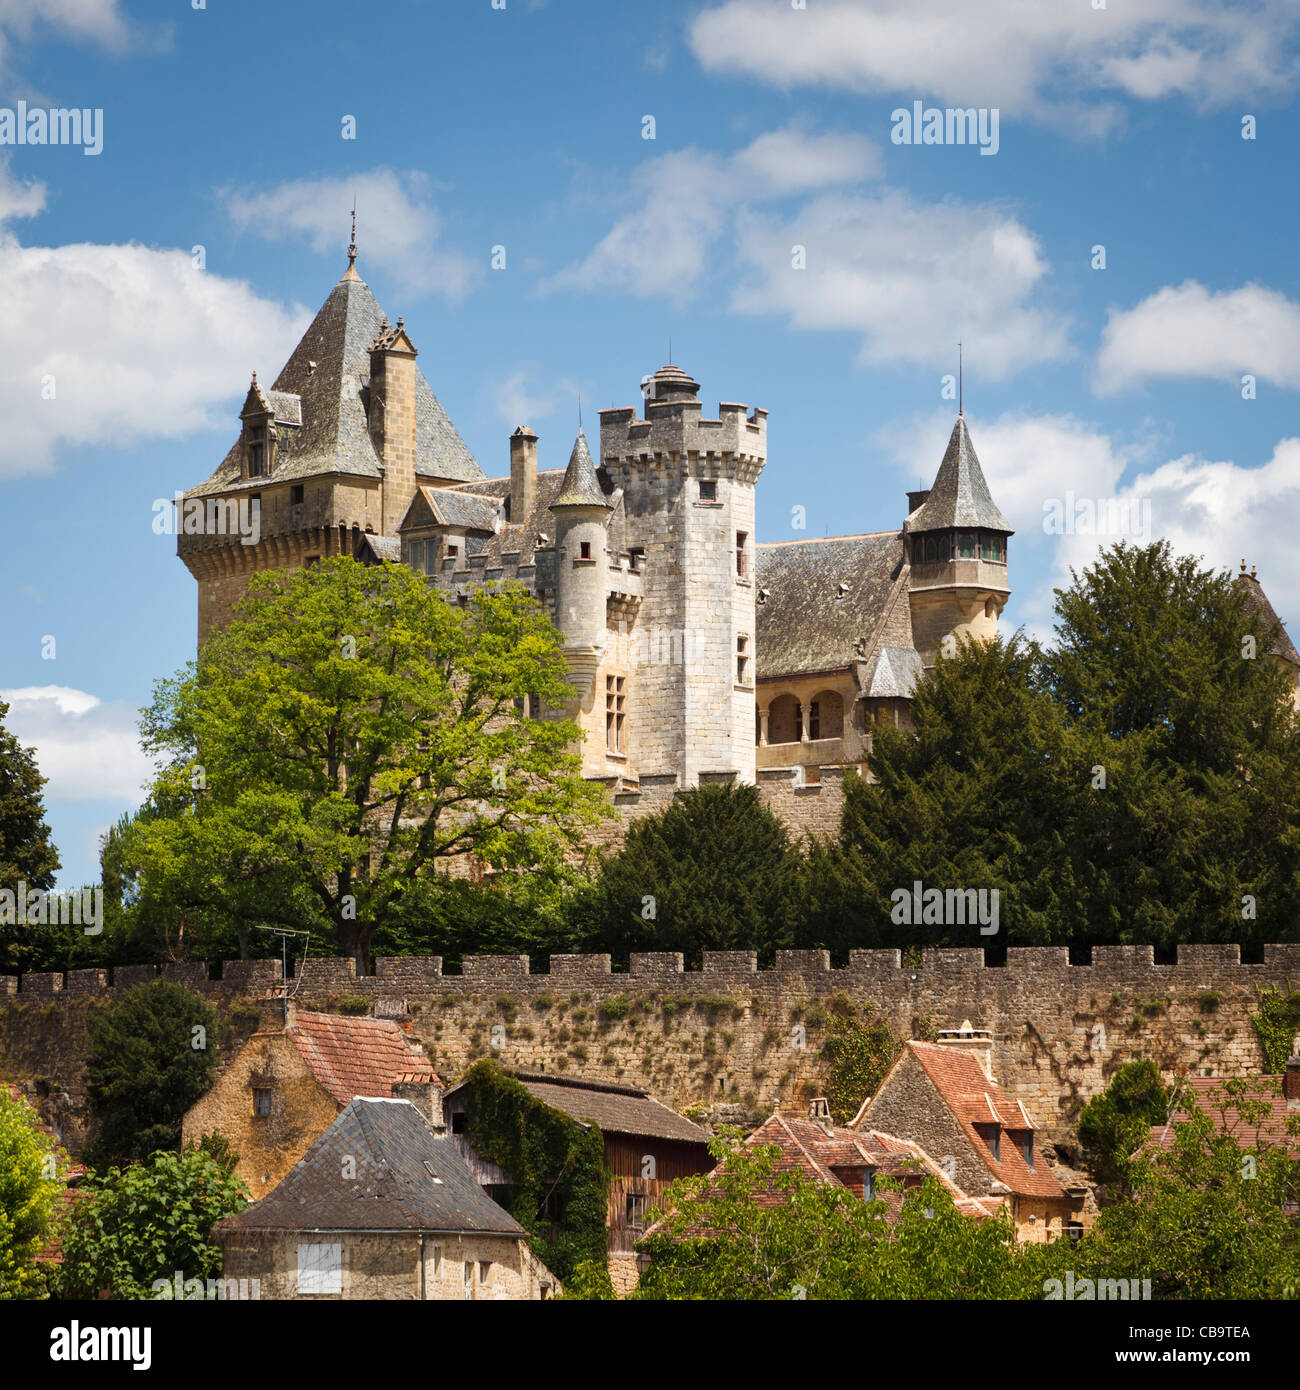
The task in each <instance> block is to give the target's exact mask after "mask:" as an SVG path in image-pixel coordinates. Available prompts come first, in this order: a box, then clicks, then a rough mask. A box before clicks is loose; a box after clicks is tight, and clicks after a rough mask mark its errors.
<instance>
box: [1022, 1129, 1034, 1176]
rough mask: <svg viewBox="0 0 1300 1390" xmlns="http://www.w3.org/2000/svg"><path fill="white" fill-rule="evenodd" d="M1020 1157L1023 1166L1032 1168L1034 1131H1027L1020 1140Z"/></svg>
mask: <svg viewBox="0 0 1300 1390" xmlns="http://www.w3.org/2000/svg"><path fill="white" fill-rule="evenodd" d="M1020 1156H1021V1157H1022V1158H1023V1159H1024V1160H1025V1166H1026V1167H1028V1168H1032V1167H1033V1166H1034V1131H1033V1130H1032V1129H1031V1130H1028V1131H1027V1132H1026V1133H1025V1134H1024V1135H1023V1136H1022V1137H1021V1140H1020Z"/></svg>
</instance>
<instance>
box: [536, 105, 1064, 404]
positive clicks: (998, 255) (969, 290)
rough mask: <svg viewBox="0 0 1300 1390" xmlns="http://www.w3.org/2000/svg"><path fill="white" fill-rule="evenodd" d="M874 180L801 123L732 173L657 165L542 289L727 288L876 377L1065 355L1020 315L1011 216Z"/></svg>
mask: <svg viewBox="0 0 1300 1390" xmlns="http://www.w3.org/2000/svg"><path fill="white" fill-rule="evenodd" d="M878 168H879V150H878V147H877V146H876V145H874V144H873V143H872V142H871V141H869V140H866V139H863V138H862V137H861V136H857V135H848V134H842V133H825V134H816V133H814V132H812V131H810V130H809V129H808V128H807V127H806V125H805V124H803V123H801V122H795V123H792V124H790V125H788V126H786V127H784V128H783V129H780V130H775V131H770V132H768V133H766V134H764V135H760V136H759V137H758V138H757V139H756V140H754V141H753V142H752V143H751V144H750V145H748V146H747V147H746V148H744V149H742V150H740V151H739V152H738V153H736V154H735V155H732V156H731V157H729V158H727V157H723V156H721V155H716V154H712V153H708V152H704V151H700V150H696V149H686V150H679V151H675V152H673V153H670V154H665V155H660V156H657V157H656V158H653V159H651V160H648V161H647V162H646V163H645V164H644V165H642V166H641V167H640V168H639V169H638V170H637V171H636V173H635V174H634V175H633V177H632V179H631V181H630V184H629V187H628V196H625V197H620V198H619V199H618V202H617V206H618V207H619V209H620V212H619V214H618V215H617V217H616V220H615V221H614V224H613V226H612V227H611V228H610V229H609V231H608V232H607V233H606V234H605V236H604V237H602V238H601V240H600V241H598V242H597V243H596V245H595V246H594V247H593V248H592V249H591V251H590V252H588V253H587V255H586V256H584V257H583V258H582V259H580V260H579V261H577V262H575V263H574V264H572V265H570V266H568V267H567V268H565V269H564V270H562V271H560V272H559V274H557V275H554V276H552V277H551V278H550V279H549V280H547V281H544V282H543V285H542V288H543V289H544V290H554V289H579V290H584V291H588V292H605V293H616V294H617V293H622V294H633V295H639V296H642V297H645V298H665V297H666V298H668V299H671V300H673V301H675V302H677V303H681V302H684V301H686V300H688V299H691V298H693V297H696V296H698V295H700V294H702V293H704V292H705V291H706V290H707V289H708V287H709V285H710V284H711V283H712V284H715V285H719V286H724V287H729V288H730V296H731V298H730V303H731V307H732V309H733V310H735V311H737V312H740V313H749V314H769V313H776V314H783V315H785V316H786V317H787V318H788V319H789V321H790V322H791V324H792V325H793V326H794V327H796V328H803V329H810V330H832V331H847V332H851V333H856V334H858V335H860V337H861V340H862V345H861V350H860V354H859V355H860V360H861V361H862V362H864V363H871V364H875V365H880V364H886V363H904V364H909V365H916V366H923V367H927V368H934V369H936V370H939V371H948V370H951V368H952V366H953V358H954V356H955V355H956V340H957V339H958V338H963V339H964V340H965V341H966V342H967V343H968V345H969V348H970V356H969V358H968V361H969V362H970V365H971V368H972V371H973V372H975V373H976V374H978V375H981V376H983V377H985V378H989V379H995V378H1000V377H1004V376H1006V375H1007V374H1008V373H1009V372H1012V371H1015V370H1017V369H1018V368H1020V367H1023V366H1027V365H1030V364H1033V363H1037V362H1045V361H1052V360H1056V359H1060V358H1064V357H1068V356H1070V355H1071V349H1070V345H1069V342H1068V337H1069V324H1068V322H1067V321H1066V320H1064V319H1062V318H1059V317H1058V316H1056V315H1054V314H1052V313H1050V312H1048V311H1046V310H1043V309H1038V308H1035V307H1033V305H1032V304H1031V302H1030V300H1031V296H1032V295H1033V293H1034V292H1035V291H1036V290H1037V288H1038V287H1039V286H1040V284H1041V283H1042V282H1043V280H1044V279H1045V277H1046V275H1047V264H1046V261H1045V260H1044V257H1043V253H1042V249H1041V247H1040V245H1039V243H1038V240H1037V239H1036V238H1035V237H1034V236H1033V234H1032V233H1031V232H1029V230H1028V229H1027V228H1026V227H1025V226H1024V225H1023V224H1022V223H1021V222H1019V221H1018V220H1017V218H1016V217H1015V216H1014V215H1013V214H1012V213H1010V212H1009V211H1007V210H1005V209H1004V208H1001V207H999V206H996V205H993V204H975V205H970V204H961V203H958V202H955V201H952V200H948V201H945V202H942V203H923V202H919V201H917V200H916V199H914V198H913V197H911V196H910V195H909V194H907V193H905V192H901V191H896V190H895V191H891V190H884V191H881V192H876V193H864V192H859V191H856V189H855V187H854V186H855V185H858V184H861V183H863V182H864V181H866V180H868V179H870V178H872V177H873V176H874V175H875V173H876V172H877V171H878ZM804 194H812V195H814V196H812V197H811V198H810V199H809V200H808V201H806V202H804V203H803V204H802V205H799V203H798V198H797V196H793V195H804ZM791 201H792V202H794V203H795V207H794V210H793V211H791V210H789V208H788V206H787V204H788V202H791ZM665 207H671V208H673V209H675V211H674V214H673V216H671V217H664V216H663V212H662V210H663V208H665ZM796 246H802V247H804V248H805V252H806V266H805V268H803V269H796V268H794V265H793V261H794V248H795V247H796Z"/></svg>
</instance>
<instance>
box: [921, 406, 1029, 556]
mask: <svg viewBox="0 0 1300 1390" xmlns="http://www.w3.org/2000/svg"><path fill="white" fill-rule="evenodd" d="M954 526H982V527H983V528H984V529H985V530H987V531H1005V532H1007V534H1008V535H1011V534H1014V533H1013V532H1012V530H1011V523H1010V522H1009V521H1008V520H1007V519H1006V517H1004V516H1003V515H1002V513H1001V512H1000V511H998V509H997V506H996V505H995V504H994V501H993V496H992V494H991V493H990V492H989V485H988V483H987V482H985V480H984V470H983V469H982V468H981V467H980V461H979V459H978V458H977V457H976V454H975V446H974V445H973V444H972V443H971V441H970V431H969V430H967V428H966V420H965V418H964V417H963V416H961V415H959V416H958V417H957V423H956V424H955V425H954V426H953V427H952V435H951V437H950V438H949V440H948V448H947V450H946V451H945V452H944V456H943V462H942V463H941V464H940V465H939V472H938V473H937V474H936V475H935V479H934V486H933V487H932V488H931V489H930V495H929V496H928V497H927V498H926V499H925V501H924V502H922V503H921V505H920V506H919V507H918V508H917V509H916V511H914V512H913V513H912V515H911V516H909V517H908V518H907V520H906V521H905V522H904V523H903V530H904V531H907V532H909V533H910V532H912V531H945V530H950V529H951V528H952V527H954Z"/></svg>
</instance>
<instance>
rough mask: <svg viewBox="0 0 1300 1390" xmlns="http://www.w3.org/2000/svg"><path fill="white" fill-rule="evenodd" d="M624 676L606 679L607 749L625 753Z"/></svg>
mask: <svg viewBox="0 0 1300 1390" xmlns="http://www.w3.org/2000/svg"><path fill="white" fill-rule="evenodd" d="M624 679H625V677H623V676H606V677H605V749H606V751H607V752H609V753H622V752H623V718H624V714H623V702H624V699H625V698H626V697H625V695H624V693H623V682H624Z"/></svg>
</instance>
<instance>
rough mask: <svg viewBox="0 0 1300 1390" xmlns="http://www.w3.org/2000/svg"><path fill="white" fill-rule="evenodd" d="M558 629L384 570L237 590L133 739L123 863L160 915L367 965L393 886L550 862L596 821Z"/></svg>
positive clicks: (537, 614) (331, 567)
mask: <svg viewBox="0 0 1300 1390" xmlns="http://www.w3.org/2000/svg"><path fill="white" fill-rule="evenodd" d="M559 641H560V637H559V634H558V633H557V632H556V630H555V629H554V628H553V627H552V626H551V623H550V622H549V620H548V619H547V617H546V614H545V612H544V611H543V610H542V608H540V607H539V606H538V604H537V603H536V602H535V601H534V599H533V598H532V597H531V596H530V595H529V594H528V593H527V592H526V590H524V589H523V588H521V587H520V586H518V585H498V586H494V587H491V588H487V589H482V590H479V591H478V592H477V593H475V594H474V596H473V597H472V598H471V599H470V601H469V602H468V603H467V604H466V605H464V606H459V605H457V604H455V603H453V602H449V601H448V600H447V598H446V597H445V596H444V595H443V594H442V593H441V591H439V590H437V589H434V588H431V587H430V586H429V585H428V584H427V583H426V582H425V580H424V579H423V578H421V577H420V576H417V575H416V574H414V573H413V572H412V571H411V570H409V569H407V568H406V567H405V566H402V565H379V566H365V565H361V564H358V563H357V562H356V561H354V560H352V559H349V558H347V557H336V558H334V559H331V560H328V561H326V562H324V563H323V564H321V565H319V566H316V567H313V568H310V569H303V570H295V571H292V572H289V573H282V572H276V573H267V574H263V575H258V576H255V577H254V579H253V580H252V582H251V583H250V585H249V589H248V594H247V597H246V598H245V600H244V601H243V602H242V603H241V605H240V607H239V609H238V611H237V614H236V618H235V620H234V621H233V622H232V623H231V624H230V625H229V626H228V627H227V628H225V629H224V630H223V631H220V632H217V633H215V634H214V635H213V636H212V637H210V638H209V639H208V641H207V642H206V644H205V645H204V647H203V650H202V651H201V653H200V654H199V659H198V663H197V665H196V666H192V667H190V668H189V669H188V670H187V671H186V672H184V673H183V674H181V675H180V676H178V677H176V678H175V679H172V680H170V681H165V682H163V683H162V684H161V685H160V686H159V687H158V689H157V692H156V695H155V699H154V703H153V705H152V707H151V708H150V709H149V710H148V711H146V713H145V717H144V721H143V724H142V729H143V732H144V736H145V743H146V746H147V747H148V748H149V749H150V750H151V751H152V752H153V753H154V754H155V755H156V756H158V757H159V758H160V759H162V760H163V761H164V764H165V765H164V766H163V768H162V770H161V772H160V774H159V776H158V778H157V780H156V781H155V783H154V786H153V791H152V799H153V803H154V806H155V808H156V814H155V815H153V816H152V817H151V819H150V820H149V822H148V823H147V824H146V825H144V826H142V827H141V839H142V856H141V860H140V865H141V870H142V874H143V877H144V878H145V880H146V882H151V883H152V884H153V889H152V891H154V892H157V893H159V894H161V895H163V896H164V897H165V898H166V900H167V901H169V902H171V903H172V904H173V905H175V906H178V907H180V906H188V907H190V908H196V909H207V910H212V911H218V912H224V913H227V914H229V915H230V916H231V917H233V918H235V919H236V920H240V921H243V922H245V923H252V922H262V923H279V924H282V925H287V926H290V927H296V928H309V929H313V930H319V931H324V932H325V933H327V934H328V935H329V936H330V937H331V938H332V939H333V940H334V941H336V942H337V943H338V944H339V945H340V946H341V948H342V949H343V951H344V952H345V953H346V954H349V955H352V956H355V957H356V958H357V959H358V960H359V962H360V963H361V966H362V968H363V969H364V968H367V967H368V963H369V957H370V944H371V940H372V937H373V934H374V932H375V930H376V927H377V926H378V925H379V923H381V922H383V921H384V920H385V919H386V917H387V914H388V913H389V911H390V909H391V908H392V907H393V906H394V904H395V903H396V902H397V900H398V899H399V898H400V897H401V896H402V895H403V894H405V893H406V892H407V891H408V890H409V888H410V886H411V884H412V883H413V882H415V881H416V880H419V879H421V878H423V877H426V876H429V875H432V874H433V873H434V872H435V871H436V869H437V867H438V866H439V865H440V864H443V863H445V861H448V860H453V859H458V858H459V859H467V858H472V859H476V860H478V861H481V862H482V863H485V864H488V865H491V866H493V867H495V868H500V869H520V868H528V869H533V868H535V867H538V866H541V867H543V868H547V869H549V868H554V867H555V866H558V865H559V864H560V863H561V862H562V861H563V859H564V857H565V855H566V853H568V852H569V851H571V850H572V849H573V848H574V847H575V846H576V845H577V844H578V843H579V842H580V839H581V833H582V831H583V829H584V828H585V827H586V826H588V825H589V824H591V823H592V822H593V821H594V820H596V819H597V818H598V817H599V815H600V814H602V810H601V808H602V807H603V806H604V805H605V799H604V796H603V788H600V787H599V786H594V785H592V784H589V783H587V782H585V781H584V780H583V778H582V776H581V767H580V761H579V759H578V758H577V757H576V756H575V755H574V753H573V752H572V751H571V749H572V745H573V744H574V742H575V740H576V738H577V737H578V730H577V727H576V726H575V725H574V724H573V723H571V722H569V721H567V720H563V719H550V718H542V719H536V718H529V717H526V715H525V714H524V712H523V711H524V709H525V708H526V706H527V701H528V700H529V697H532V698H533V699H534V700H540V701H541V702H542V704H543V706H544V707H545V708H546V709H551V710H553V709H558V708H561V707H563V705H564V704H565V702H566V701H567V700H568V699H569V698H570V697H571V695H572V690H571V688H570V687H569V686H568V685H567V684H566V682H565V668H564V663H563V658H562V656H561V653H560V648H559Z"/></svg>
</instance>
